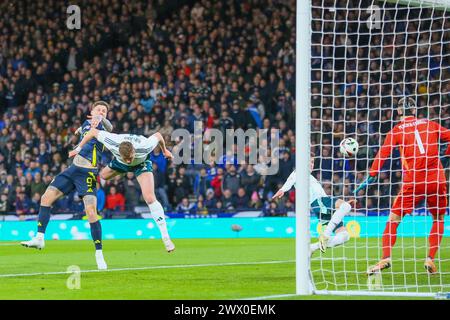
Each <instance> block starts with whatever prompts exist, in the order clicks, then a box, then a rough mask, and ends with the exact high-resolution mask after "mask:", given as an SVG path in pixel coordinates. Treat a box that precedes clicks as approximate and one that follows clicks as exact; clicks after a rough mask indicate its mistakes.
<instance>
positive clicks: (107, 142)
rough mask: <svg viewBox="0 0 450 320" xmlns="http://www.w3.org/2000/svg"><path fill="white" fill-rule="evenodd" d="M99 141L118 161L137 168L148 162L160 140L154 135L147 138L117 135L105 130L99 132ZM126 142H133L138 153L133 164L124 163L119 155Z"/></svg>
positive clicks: (133, 135)
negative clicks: (122, 145) (123, 143)
mask: <svg viewBox="0 0 450 320" xmlns="http://www.w3.org/2000/svg"><path fill="white" fill-rule="evenodd" d="M97 140H98V141H100V142H101V143H103V145H104V146H105V148H106V149H108V150H109V151H111V153H112V154H113V155H114V157H115V158H116V159H117V161H119V162H120V163H122V164H124V165H126V166H129V167H134V166H137V165H139V164H141V163H143V162H144V161H145V160H147V157H148V155H149V154H150V153H151V152H152V151H153V149H155V148H156V146H157V145H158V139H157V138H156V137H155V136H154V135H152V136H151V137H149V138H147V137H144V136H138V135H135V134H116V133H111V132H107V131H104V130H102V131H99V132H98V136H97ZM124 141H129V142H131V144H132V145H133V147H134V150H135V151H136V155H135V157H134V159H133V162H131V163H126V162H124V161H123V160H122V156H121V155H120V153H119V145H120V144H121V143H122V142H124Z"/></svg>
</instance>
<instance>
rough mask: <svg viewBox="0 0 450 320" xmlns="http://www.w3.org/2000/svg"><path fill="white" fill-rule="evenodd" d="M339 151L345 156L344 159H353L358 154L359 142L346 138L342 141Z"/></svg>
mask: <svg viewBox="0 0 450 320" xmlns="http://www.w3.org/2000/svg"><path fill="white" fill-rule="evenodd" d="M339 147H340V148H339V150H340V151H341V153H342V154H343V156H344V157H353V156H354V155H356V154H357V153H358V148H359V145H358V142H356V140H355V139H353V138H346V139H344V140H342V141H341V144H340V145H339Z"/></svg>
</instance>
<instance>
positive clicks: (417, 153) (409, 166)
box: [370, 116, 450, 182]
mask: <svg viewBox="0 0 450 320" xmlns="http://www.w3.org/2000/svg"><path fill="white" fill-rule="evenodd" d="M440 140H441V141H444V142H450V130H449V129H446V128H444V127H442V126H441V125H439V124H438V123H436V122H433V121H429V120H427V119H417V118H415V117H413V116H410V117H405V118H403V119H402V120H401V121H400V123H398V124H397V125H396V126H395V127H394V128H393V129H392V130H391V131H390V132H389V133H388V134H387V136H386V139H385V140H384V144H383V146H382V147H381V148H380V150H379V151H378V154H377V156H376V157H375V160H374V162H373V164H372V168H371V170H370V175H371V176H376V175H377V174H378V172H379V171H380V170H381V168H382V167H383V164H384V161H385V160H386V158H388V157H389V156H390V155H391V153H392V150H393V149H394V148H395V147H399V150H400V156H401V161H402V169H403V182H412V181H415V182H417V181H430V179H433V180H434V181H436V177H438V180H442V179H443V180H444V181H445V175H444V174H443V167H442V164H441V161H440V160H439V141H440ZM445 154H447V155H449V154H450V145H449V146H448V147H447V150H446V152H445Z"/></svg>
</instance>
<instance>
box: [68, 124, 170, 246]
mask: <svg viewBox="0 0 450 320" xmlns="http://www.w3.org/2000/svg"><path fill="white" fill-rule="evenodd" d="M105 133H106V134H105ZM94 138H96V139H97V140H98V141H99V142H101V143H102V144H103V145H104V146H105V148H107V149H108V150H109V151H111V153H112V154H113V155H114V159H113V160H112V161H111V163H110V164H109V165H108V166H107V167H105V168H103V169H102V170H101V171H100V178H102V179H104V180H109V179H111V178H113V177H115V176H117V175H122V174H126V173H127V172H133V173H134V174H135V176H136V179H137V180H138V182H139V185H140V186H141V190H142V196H143V197H144V200H145V202H146V203H147V205H148V207H149V209H150V213H151V215H152V217H153V219H154V220H155V222H156V224H157V225H158V227H159V231H160V232H161V238H162V240H163V242H164V245H165V247H166V250H167V252H172V251H174V250H175V245H174V244H173V242H172V241H171V240H170V236H169V233H168V231H167V224H166V219H165V216H164V209H163V207H162V205H161V203H160V202H159V201H158V200H157V199H156V196H155V183H154V177H153V167H152V162H151V161H150V153H151V152H152V151H153V149H155V148H156V146H158V145H159V146H160V147H161V151H162V153H163V155H164V156H165V157H166V158H168V159H172V158H173V156H172V153H171V152H170V151H169V150H168V149H167V148H166V144H165V142H164V138H163V136H162V135H161V134H160V133H159V132H157V133H155V134H154V135H152V136H151V137H149V138H147V137H144V136H140V135H134V134H115V133H111V132H106V131H100V130H97V129H91V130H90V131H88V132H87V133H86V135H85V136H84V137H83V140H81V142H80V144H79V145H78V147H77V148H76V149H75V150H72V151H71V152H69V157H72V156H74V155H76V154H77V153H78V152H79V151H80V150H81V148H82V147H83V145H85V144H86V143H87V142H88V141H89V140H91V139H94Z"/></svg>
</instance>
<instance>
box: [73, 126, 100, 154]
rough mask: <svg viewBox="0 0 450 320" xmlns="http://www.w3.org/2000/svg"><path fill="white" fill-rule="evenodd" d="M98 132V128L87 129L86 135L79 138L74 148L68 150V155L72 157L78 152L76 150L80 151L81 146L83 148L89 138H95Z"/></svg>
mask: <svg viewBox="0 0 450 320" xmlns="http://www.w3.org/2000/svg"><path fill="white" fill-rule="evenodd" d="M98 132H99V130H97V129H94V128H92V129H91V130H89V131H88V132H87V133H86V135H85V136H84V137H83V139H82V140H81V142H80V144H79V145H78V146H77V147H76V148H75V150H72V151H70V152H69V157H73V156H75V155H77V154H78V152H80V151H81V148H83V146H84V145H85V144H86V143H88V142H89V141H90V140H92V139H93V138H97V136H98Z"/></svg>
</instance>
